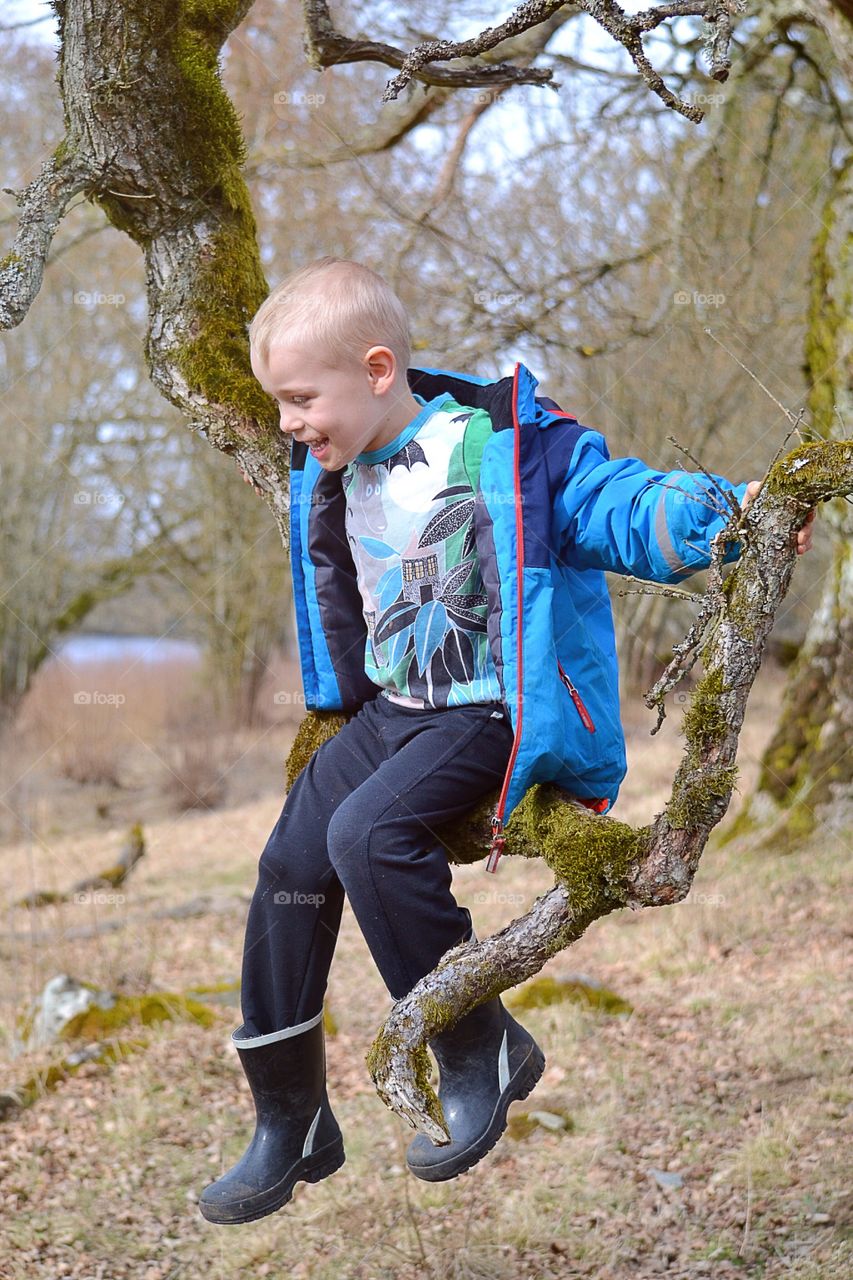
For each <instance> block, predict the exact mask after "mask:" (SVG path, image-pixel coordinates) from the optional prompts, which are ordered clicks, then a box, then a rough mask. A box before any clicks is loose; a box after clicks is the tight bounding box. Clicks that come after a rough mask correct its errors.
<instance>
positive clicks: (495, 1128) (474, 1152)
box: [407, 1044, 545, 1182]
mask: <svg viewBox="0 0 853 1280" xmlns="http://www.w3.org/2000/svg"><path fill="white" fill-rule="evenodd" d="M544 1070H545V1054H544V1053H543V1052H542V1050H541V1049H540V1048H539V1046H538V1044H533V1046H532V1047H531V1051H530V1053H529V1055H528V1057H527V1059H526V1061H525V1063H524V1065H523V1066H522V1067H520V1068H519V1070H518V1072H517V1074H516V1076H515V1078H514V1079H513V1080H511V1081H510V1082H509V1084H508V1085H507V1087H506V1090H505V1091H504V1093H503V1094H501V1097H500V1098H499V1099H498V1103H497V1106H496V1107H495V1110H494V1112H493V1114H492V1118H491V1120H490V1121H489V1124H488V1128H487V1129H486V1130H485V1132H484V1133H483V1136H482V1137H481V1138H478V1140H477V1141H476V1142H472V1143H471V1146H470V1147H466V1148H465V1150H464V1151H460V1152H458V1153H457V1154H456V1155H455V1156H453V1157H452V1158H451V1159H448V1160H444V1161H442V1162H441V1163H440V1164H433V1165H425V1166H423V1167H422V1168H415V1167H413V1166H412V1165H408V1166H407V1167H408V1170H409V1172H410V1173H413V1174H414V1175H415V1177H416V1178H420V1180H421V1181H422V1182H447V1181H449V1179H450V1178H458V1177H459V1175H460V1174H461V1173H467V1172H468V1170H469V1169H472V1168H473V1167H474V1165H475V1164H478V1163H479V1161H480V1160H482V1158H483V1156H486V1155H488V1154H489V1152H490V1151H491V1150H492V1148H493V1147H495V1146H496V1145H497V1142H498V1139H499V1138H500V1136H501V1134H502V1133H503V1131H504V1129H506V1117H507V1112H508V1111H509V1108H510V1104H511V1103H513V1102H520V1101H521V1099H522V1098H526V1097H527V1095H528V1094H529V1093H530V1092H531V1091H532V1090H533V1089H534V1088H535V1086H536V1085H537V1084H538V1083H539V1079H540V1077H541V1075H542V1072H543V1071H544Z"/></svg>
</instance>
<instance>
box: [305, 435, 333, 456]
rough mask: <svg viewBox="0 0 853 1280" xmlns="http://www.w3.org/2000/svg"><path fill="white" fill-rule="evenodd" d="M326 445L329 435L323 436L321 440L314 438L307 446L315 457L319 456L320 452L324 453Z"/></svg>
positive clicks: (327, 444)
mask: <svg viewBox="0 0 853 1280" xmlns="http://www.w3.org/2000/svg"><path fill="white" fill-rule="evenodd" d="M328 446H329V437H328V436H324V437H323V439H322V440H316V441H315V442H314V443H313V444H310V445H309V446H308V448H309V449H310V450H311V452H312V453H313V455H314V457H315V458H319V457H320V455H321V454H323V453H325V451H326V449H327V448H328Z"/></svg>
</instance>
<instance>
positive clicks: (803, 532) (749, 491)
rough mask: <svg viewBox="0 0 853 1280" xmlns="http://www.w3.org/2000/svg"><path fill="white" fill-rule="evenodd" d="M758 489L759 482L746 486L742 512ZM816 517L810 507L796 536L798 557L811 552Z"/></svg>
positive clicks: (815, 512)
mask: <svg viewBox="0 0 853 1280" xmlns="http://www.w3.org/2000/svg"><path fill="white" fill-rule="evenodd" d="M760 488H761V481H760V480H750V482H749V484H748V485H747V486H746V493H745V494H744V495H743V502H742V503H741V507H742V508H743V510H744V511H745V510H746V508H747V507H748V506H749V504H750V503H751V502H752V500H753V498H754V497H755V495H756V494H757V493H758V490H759V489H760ZM816 515H817V510H816V508H814V507H812V509H811V511H810V512H809V514H808V515H807V516H806V518H805V521H804V522H803V527H802V529H800V532H799V533H798V534H797V555H798V556H801V555H803V553H804V552H806V551H810V550H811V546H812V525H813V524H814V518H815V516H816Z"/></svg>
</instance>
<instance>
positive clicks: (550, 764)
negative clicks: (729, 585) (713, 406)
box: [290, 364, 746, 869]
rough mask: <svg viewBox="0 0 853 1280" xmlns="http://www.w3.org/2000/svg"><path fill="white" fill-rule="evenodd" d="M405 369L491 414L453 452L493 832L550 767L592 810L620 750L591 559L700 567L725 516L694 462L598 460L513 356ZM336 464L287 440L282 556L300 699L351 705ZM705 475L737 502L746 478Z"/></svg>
mask: <svg viewBox="0 0 853 1280" xmlns="http://www.w3.org/2000/svg"><path fill="white" fill-rule="evenodd" d="M408 379H409V384H410V386H411V389H412V391H413V392H414V393H416V394H417V395H419V396H421V397H423V399H424V400H425V401H430V400H432V399H434V398H435V397H436V396H439V395H441V393H443V392H449V393H450V395H452V396H453V398H454V400H456V401H457V402H458V403H459V404H461V405H468V406H470V407H472V408H483V409H485V410H487V412H488V414H489V418H490V420H491V430H490V431H488V433H485V432H484V430H483V426H482V424H483V417H482V415H479V414H478V415H475V416H474V417H473V418H472V420H471V424H472V427H474V424H477V423H479V428H478V430H477V431H475V432H473V433H472V436H471V438H470V439H469V437H468V435H466V437H465V439H464V442H463V456H464V458H465V465H466V468H467V470H468V475H469V479H470V481H471V486H472V489H473V490H474V495H475V505H474V515H473V524H474V532H475V537H476V545H477V551H478V554H479V557H480V567H481V572H482V575H483V582H484V585H485V590H486V595H487V598H488V602H489V614H488V620H487V623H488V637H489V644H490V648H491V653H492V656H493V658H494V662H495V668H496V671H497V675H498V680H499V682H500V685H501V689H502V691H503V702H504V704H505V707H506V710H507V713H508V715H509V718H510V721H511V723H512V728H513V730H514V734H515V738H514V743H513V748H512V753H511V756H510V760H509V764H508V766H507V771H506V777H505V779H504V784H503V787H502V789H501V794H500V799H499V802H498V806H497V809H496V812H495V815H494V818H493V829H494V832H495V836H496V840H498V841H500V836H499V832H500V831H501V829H502V827H503V825H504V824H505V823H506V822H507V821H508V820H509V817H510V815H511V813H512V811H513V809H514V808H515V807H516V805H517V804H518V803H519V801H520V800H521V799H522V798H523V796H524V794H525V792H526V791H527V789H528V788H529V787H530V786H531V785H532V784H533V783H535V782H544V781H550V782H555V783H557V784H558V785H559V786H560V787H562V788H564V789H565V790H566V791H568V792H570V793H571V794H572V795H573V796H576V797H577V798H579V799H581V800H583V801H584V802H586V803H588V804H589V805H590V807H593V808H595V809H596V810H597V811H598V812H605V811H606V809H608V808H609V807H610V806H611V805H612V804H613V802H614V801H615V799H616V796H617V793H618V791H619V787H620V784H621V782H622V779H623V778H624V776H625V772H626V760H625V740H624V736H623V733H622V726H621V723H620V717H619V680H618V668H617V659H616V641H615V636H614V630H613V616H612V611H611V606H610V598H609V595H608V591H607V585H606V582H605V577H604V572H605V571H610V572H612V573H621V574H633V575H635V576H636V577H639V578H645V579H650V580H652V581H655V582H665V583H673V582H679V581H680V580H681V579H682V578H683V577H685V576H686V575H688V574H690V573H695V572H696V571H697V570H698V569H703V568H706V567H707V565H708V564H709V562H710V554H709V543H710V539H711V538H712V537H713V536H714V535H715V534H716V533H718V532H719V531H720V529H721V528H722V527H723V525H724V524H725V523H726V517H724V516H723V515H721V514H720V513H719V506H720V503H719V500H718V498H717V497H716V496H714V495H713V493H710V491H711V486H710V485H709V484H708V481H707V479H706V478H705V477H704V476H702V475H693V474H691V473H688V472H684V471H671V472H660V471H654V470H651V469H650V468H649V467H647V466H646V465H645V463H643V462H641V461H640V460H639V459H637V458H616V459H611V458H610V455H609V453H608V450H607V445H606V443H605V441H604V437H603V436H602V435H601V434H600V433H599V432H597V431H594V430H592V429H590V428H589V427H585V426H582V425H581V424H580V423H579V422H578V421H577V419H576V418H573V417H572V416H571V415H569V414H566V413H564V412H563V411H562V410H561V409H560V408H558V406H557V405H556V404H555V403H554V402H553V401H552V400H549V399H547V398H545V397H541V396H536V395H535V390H536V387H537V385H538V384H537V380H536V378H534V376H533V374H532V373H530V371H529V370H528V369H526V368H525V367H524V365H521V364H518V365H516V368H515V373H514V375H513V376H512V377H511V378H501V379H499V380H497V381H490V380H489V379H486V378H478V377H471V376H469V375H467V374H461V373H449V372H446V371H444V370H440V369H410V370H409V371H408ZM341 474H342V473H341V472H328V471H324V469H323V468H322V467H321V466H320V464H319V463H318V462H316V461H315V460H314V459H313V458H312V457H311V454H310V452H309V451H308V449H307V447H306V446H305V445H301V444H299V443H298V442H297V441H295V440H294V441H293V442H292V452H291V493H290V504H291V506H290V511H291V515H290V555H291V568H292V574H293V596H294V603H295V610H296V624H297V636H298V641H299V656H300V662H301V667H302V680H303V685H304V690H305V701H306V706H307V707H308V708H309V709H329V710H338V711H340V710H343V711H352V712H354V711H357V710H358V709H359V707H361V706H362V705H363V704H364V703H365V702H366V701H367V700H368V699H370V698H374V697H376V695H377V694H378V693H379V687H378V686H377V685H375V684H374V683H373V682H372V681H371V680H369V679H368V677H367V676H366V675H365V671H364V651H365V641H366V638H367V630H366V626H365V622H364V615H363V612H362V600H361V596H360V594H359V591H358V586H357V583H356V576H355V568H354V565H353V561H352V556H351V554H350V551H349V547H348V545H347V539H346V534H345V530H344V511H345V505H344V494H343V489H342V485H341ZM713 478H714V480H715V481H716V482H717V484H718V485H719V486H720V487H721V488H722V489H726V490H729V491H731V492H732V493H733V494H734V496H735V497H736V498H737V500H738V502H740V501H741V499H742V498H743V495H744V493H745V491H746V485H739V486H734V485H732V484H731V483H730V482H729V481H728V480H725V479H723V478H722V477H719V476H715V477H713ZM709 493H710V496H709ZM738 552H739V548H738V547H737V546H734V547H733V548H731V549H730V550H729V553H728V556H727V558H728V559H732V558H734V557H736V556H737V554H738ZM498 853H499V848H498ZM496 861H497V856H496V855H493V859H492V860H491V862H490V869H494V865H495V864H496Z"/></svg>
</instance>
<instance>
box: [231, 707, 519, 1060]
mask: <svg viewBox="0 0 853 1280" xmlns="http://www.w3.org/2000/svg"><path fill="white" fill-rule="evenodd" d="M512 741H513V734H512V727H511V725H510V723H509V720H508V718H507V716H506V713H505V712H504V710H503V708H502V707H501V706H500V704H497V703H489V704H487V705H469V706H464V707H451V708H447V709H442V710H438V711H436V710H432V709H431V710H428V711H418V710H413V709H410V708H408V707H401V706H400V705H399V704H395V703H393V702H391V701H390V700H389V699H388V698H386V697H385V696H384V695H381V694H380V695H379V696H378V697H376V698H374V699H372V700H371V701H370V702H367V703H365V704H364V706H363V707H362V708H361V710H360V711H359V712H358V714H357V715H355V716H353V718H352V719H351V720H349V721H348V722H347V723H346V724H345V725H344V727H343V728H342V729H341V730H340V732H339V733H337V734H336V735H335V736H334V737H333V738H330V739H329V740H328V741H327V742H324V743H323V744H322V746H320V747H319V748H318V749H317V750H316V751H315V752H314V754H313V756H312V757H311V759H310V761H309V763H308V764H307V765H306V767H305V769H303V771H302V773H301V774H300V775H299V777H298V778H297V780H296V782H295V783H294V785H293V787H292V788H291V790H290V792H289V793H288V796H287V799H286V801H285V805H284V808H283V810H282V812H281V816H280V817H279V819H278V822H277V823H276V825H275V827H274V828H273V831H272V834H271V835H270V837H269V840H268V841H267V844H266V847H265V849H264V851H263V854H262V855H261V860H260V864H259V868H258V883H257V887H256V889H255V893H254V897H253V898H252V903H251V906H250V908H249V917H248V921H247V925H246V940H245V947H244V952H243V977H242V993H241V1003H242V1011H243V1021H244V1029H243V1032H242V1035H243V1036H244V1037H247V1038H248V1037H252V1036H260V1035H269V1034H271V1033H274V1032H276V1031H279V1030H281V1029H283V1028H285V1027H292V1026H296V1025H297V1024H299V1023H302V1022H305V1021H307V1020H309V1019H311V1018H313V1017H315V1016H316V1015H317V1014H318V1013H319V1012H320V1011H321V1010H322V1008H323V996H324V994H325V991H326V985H327V980H328V975H329V969H330V966H331V963H332V956H333V954H334V950H335V943H336V941H337V936H338V929H339V927H340V920H341V911H342V909H343V900H344V893H346V896H347V897H348V898H349V901H350V904H351V906H352V909H353V912H354V914H355V917H356V920H357V921H358V925H359V927H360V929H361V931H362V933H363V934H364V937H365V939H366V941H367V944H368V946H369V948H370V951H371V954H372V955H373V959H374V960H375V962H376V966H377V968H378V969H379V972H380V974H381V975H382V978H383V980H384V982H385V985H386V986H387V988H388V990H389V992H390V993H391V996H392V997H393V998H394V999H395V1000H398V999H400V998H401V997H402V996H404V995H405V994H406V993H407V992H408V991H410V990H411V989H412V987H413V986H414V985H415V983H416V982H418V981H419V980H420V979H421V978H422V977H423V976H424V974H426V973H429V971H430V970H431V969H433V968H434V967H435V965H436V963H437V962H438V960H439V959H440V958H441V956H442V955H444V953H445V952H446V951H447V950H449V948H450V947H452V946H455V945H456V943H458V942H460V941H461V940H462V939H463V937H465V936H467V933H468V930H469V928H470V919H469V916H468V913H467V912H466V910H465V909H464V908H461V907H459V906H458V905H457V903H456V900H455V898H454V897H453V894H452V893H451V891H450V883H451V869H450V865H449V863H448V861H447V855H446V853H445V851H444V849H443V847H442V846H441V845H440V844H438V842H437V840H436V837H435V834H434V832H435V828H436V826H437V825H438V824H440V823H442V822H445V821H447V820H449V819H453V818H456V817H458V816H460V815H462V814H464V813H465V812H466V811H467V810H468V809H470V808H471V807H472V806H473V805H474V804H475V803H476V801H477V800H478V799H480V798H481V797H482V796H483V795H485V794H487V793H488V792H490V791H494V790H495V789H496V788H498V787H500V785H501V783H502V781H503V777H504V773H505V771H506V766H507V763H508V761H509V756H510V752H511V749H512ZM486 853H487V850H486V849H485V848H484V850H483V855H484V857H485V855H486Z"/></svg>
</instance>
